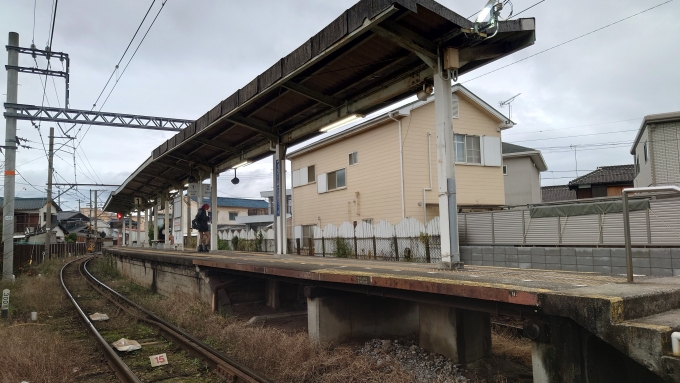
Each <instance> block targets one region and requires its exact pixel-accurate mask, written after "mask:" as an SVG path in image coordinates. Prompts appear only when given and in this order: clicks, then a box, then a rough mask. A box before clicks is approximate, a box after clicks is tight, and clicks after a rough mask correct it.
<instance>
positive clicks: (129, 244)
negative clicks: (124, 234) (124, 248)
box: [128, 211, 132, 247]
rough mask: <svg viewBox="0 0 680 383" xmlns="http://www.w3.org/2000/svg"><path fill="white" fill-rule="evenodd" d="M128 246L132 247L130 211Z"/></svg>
mask: <svg viewBox="0 0 680 383" xmlns="http://www.w3.org/2000/svg"><path fill="white" fill-rule="evenodd" d="M128 220H129V222H128V233H129V234H128V246H130V247H132V211H130V213H129V214H128Z"/></svg>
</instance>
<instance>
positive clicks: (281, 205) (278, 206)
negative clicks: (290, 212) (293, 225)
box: [274, 143, 288, 257]
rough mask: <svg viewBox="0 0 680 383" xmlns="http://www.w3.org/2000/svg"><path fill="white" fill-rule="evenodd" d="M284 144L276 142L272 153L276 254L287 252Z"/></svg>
mask: <svg viewBox="0 0 680 383" xmlns="http://www.w3.org/2000/svg"><path fill="white" fill-rule="evenodd" d="M287 205H288V203H287V201H286V145H284V144H278V143H277V144H276V152H275V153H274V233H275V242H276V255H277V256H279V257H281V256H286V254H288V246H287V242H288V241H287V239H288V233H287V230H286V207H287Z"/></svg>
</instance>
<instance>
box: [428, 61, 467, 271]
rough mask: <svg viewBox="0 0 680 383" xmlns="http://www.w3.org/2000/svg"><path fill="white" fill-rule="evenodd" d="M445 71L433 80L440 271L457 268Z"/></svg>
mask: <svg viewBox="0 0 680 383" xmlns="http://www.w3.org/2000/svg"><path fill="white" fill-rule="evenodd" d="M444 72H445V71H440V72H439V73H435V75H434V76H433V81H434V89H435V92H436V95H435V98H434V111H435V125H436V132H437V179H438V180H439V181H438V185H437V188H438V191H439V225H440V233H441V253H442V262H441V264H440V266H441V267H442V268H458V267H459V266H460V265H461V264H460V251H459V246H458V207H457V202H456V172H455V168H454V162H455V154H454V141H453V111H452V97H451V78H450V75H449V74H448V73H446V74H445V73H444Z"/></svg>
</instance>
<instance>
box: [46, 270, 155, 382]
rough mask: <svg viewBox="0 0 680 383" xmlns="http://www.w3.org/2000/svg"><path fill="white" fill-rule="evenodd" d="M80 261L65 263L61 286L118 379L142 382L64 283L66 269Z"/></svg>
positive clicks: (60, 276) (61, 272)
mask: <svg viewBox="0 0 680 383" xmlns="http://www.w3.org/2000/svg"><path fill="white" fill-rule="evenodd" d="M90 259H91V258H90ZM78 261H82V259H80V258H79V259H75V260H73V261H71V262H69V263H67V264H65V265H64V267H62V268H61V271H60V273H59V278H60V279H61V287H63V288H64V291H65V292H66V295H67V296H68V297H69V299H70V300H71V303H73V306H75V308H76V310H77V311H78V314H80V317H81V318H82V319H83V321H84V322H85V324H86V326H87V328H88V330H90V332H91V333H92V335H94V337H95V338H97V341H99V345H100V346H101V347H102V348H103V349H104V353H105V354H106V359H107V361H108V364H109V366H111V368H112V369H113V371H114V372H115V374H116V376H117V377H118V379H119V380H120V381H121V382H124V383H141V381H140V380H139V379H138V378H137V376H136V375H135V374H134V373H133V372H132V370H130V368H129V367H128V366H127V364H125V362H124V361H123V359H121V358H120V357H119V356H118V354H116V352H115V351H114V350H113V348H112V347H111V346H110V345H109V343H108V342H107V341H106V340H105V339H104V338H103V337H102V336H101V334H99V331H97V329H96V328H95V327H94V325H93V324H92V322H91V321H90V318H88V317H87V315H86V314H85V312H83V310H82V309H81V308H80V306H79V305H78V303H77V302H76V300H75V298H73V295H71V292H70V291H69V290H68V288H67V287H66V283H64V270H65V269H66V267H68V266H69V265H70V264H72V263H74V262H78ZM88 261H89V259H88ZM84 262H85V261H84ZM84 262H82V263H84Z"/></svg>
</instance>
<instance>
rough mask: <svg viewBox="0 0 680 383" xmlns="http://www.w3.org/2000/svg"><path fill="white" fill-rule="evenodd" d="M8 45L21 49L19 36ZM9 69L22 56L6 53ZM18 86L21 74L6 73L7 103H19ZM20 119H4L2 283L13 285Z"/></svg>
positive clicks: (16, 34)
mask: <svg viewBox="0 0 680 383" xmlns="http://www.w3.org/2000/svg"><path fill="white" fill-rule="evenodd" d="M7 45H9V46H15V47H18V46H19V34H18V33H16V32H10V33H9V39H8V43H7ZM7 65H8V66H9V67H12V66H13V67H18V66H19V52H17V51H16V50H14V49H9V50H7ZM18 84H19V71H17V70H16V69H7V103H8V104H16V103H17V89H18V87H19V86H18ZM5 110H6V111H7V113H9V114H12V113H16V110H15V109H14V108H7V107H6V109H5ZM16 136H17V119H16V118H14V117H5V182H4V185H5V199H4V203H3V207H2V215H3V219H2V241H3V242H4V250H3V255H2V267H3V268H2V279H3V280H5V281H11V280H12V276H13V275H14V186H15V183H14V181H15V179H14V176H15V175H16V158H17V152H16V150H17V147H16Z"/></svg>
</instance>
